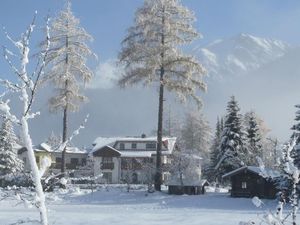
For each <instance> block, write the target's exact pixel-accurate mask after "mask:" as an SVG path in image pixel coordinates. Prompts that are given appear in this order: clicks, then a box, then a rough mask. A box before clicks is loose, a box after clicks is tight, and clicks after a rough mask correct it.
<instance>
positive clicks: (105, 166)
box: [100, 157, 114, 170]
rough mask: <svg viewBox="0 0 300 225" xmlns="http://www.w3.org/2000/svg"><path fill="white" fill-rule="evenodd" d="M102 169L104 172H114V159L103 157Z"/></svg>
mask: <svg viewBox="0 0 300 225" xmlns="http://www.w3.org/2000/svg"><path fill="white" fill-rule="evenodd" d="M100 168H101V169H102V170H113V169H114V163H113V158H112V157H103V158H102V162H101V165H100Z"/></svg>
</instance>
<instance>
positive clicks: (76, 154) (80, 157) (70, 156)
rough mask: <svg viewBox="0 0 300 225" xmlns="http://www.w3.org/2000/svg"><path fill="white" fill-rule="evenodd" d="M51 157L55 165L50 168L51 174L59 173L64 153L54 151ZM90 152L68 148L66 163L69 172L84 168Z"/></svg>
mask: <svg viewBox="0 0 300 225" xmlns="http://www.w3.org/2000/svg"><path fill="white" fill-rule="evenodd" d="M51 156H52V158H53V163H52V165H51V167H50V172H52V173H59V172H60V170H61V162H62V152H61V151H52V152H51ZM87 157H88V152H87V151H86V150H81V149H79V148H77V147H69V146H68V147H66V154H65V163H66V170H67V171H68V172H71V171H77V170H78V169H79V168H81V167H84V166H85V165H86V163H87Z"/></svg>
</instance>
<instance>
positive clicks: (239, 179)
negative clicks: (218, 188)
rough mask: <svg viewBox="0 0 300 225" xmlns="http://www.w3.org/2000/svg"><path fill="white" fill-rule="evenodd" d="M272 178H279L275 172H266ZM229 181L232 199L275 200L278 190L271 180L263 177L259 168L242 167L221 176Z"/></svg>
mask: <svg viewBox="0 0 300 225" xmlns="http://www.w3.org/2000/svg"><path fill="white" fill-rule="evenodd" d="M268 171H269V173H271V174H273V177H276V176H279V174H278V173H277V172H276V171H271V170H268ZM222 178H223V179H230V181H231V196H232V197H254V196H257V197H259V198H275V197H276V193H277V192H278V190H277V189H276V186H275V183H274V181H273V180H272V179H271V178H268V177H264V176H263V175H262V173H261V170H260V168H259V167H255V166H244V167H241V168H239V169H236V170H234V171H232V172H229V173H227V174H225V175H223V176H222Z"/></svg>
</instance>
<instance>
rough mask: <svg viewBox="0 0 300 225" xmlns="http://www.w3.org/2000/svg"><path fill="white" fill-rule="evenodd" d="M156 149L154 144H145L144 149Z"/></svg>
mask: <svg viewBox="0 0 300 225" xmlns="http://www.w3.org/2000/svg"><path fill="white" fill-rule="evenodd" d="M155 148H156V143H155V142H152V143H146V149H155Z"/></svg>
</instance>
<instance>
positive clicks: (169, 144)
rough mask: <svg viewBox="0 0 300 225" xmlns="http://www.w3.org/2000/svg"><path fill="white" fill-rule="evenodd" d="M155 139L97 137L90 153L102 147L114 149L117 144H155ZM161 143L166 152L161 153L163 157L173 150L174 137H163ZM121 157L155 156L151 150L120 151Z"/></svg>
mask: <svg viewBox="0 0 300 225" xmlns="http://www.w3.org/2000/svg"><path fill="white" fill-rule="evenodd" d="M156 141H157V137H155V136H153V137H145V138H143V137H98V138H96V139H95V141H94V142H93V146H94V147H93V149H92V151H91V152H90V153H91V154H93V152H95V151H98V150H99V149H101V148H103V147H104V146H110V147H114V146H115V144H116V143H117V142H146V143H147V142H156ZM162 141H163V142H164V146H165V148H166V150H164V151H162V154H163V155H168V154H171V153H172V152H173V150H174V148H175V144H176V137H163V138H162ZM120 152H121V154H122V156H123V157H151V155H153V154H156V152H155V151H153V150H148V151H147V150H133V151H129V150H126V151H120Z"/></svg>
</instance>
